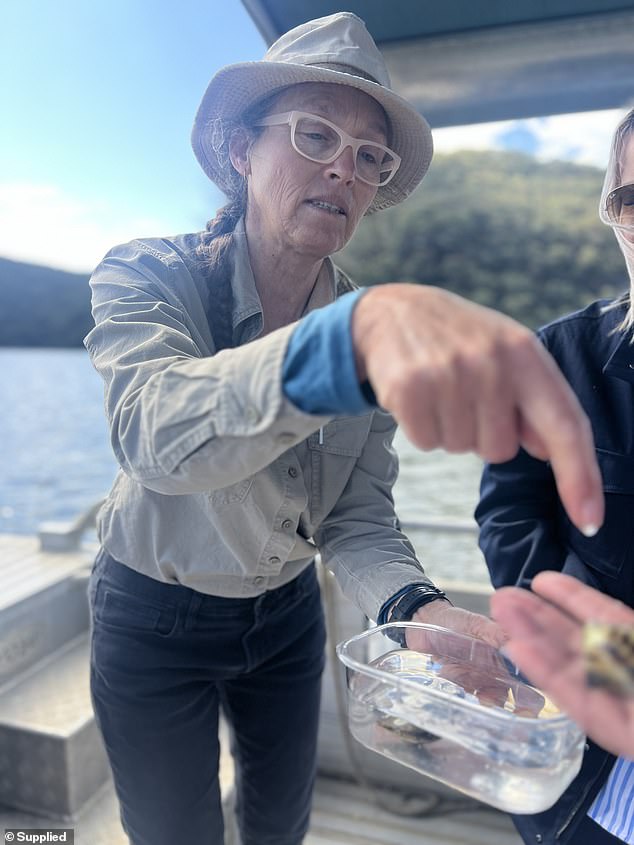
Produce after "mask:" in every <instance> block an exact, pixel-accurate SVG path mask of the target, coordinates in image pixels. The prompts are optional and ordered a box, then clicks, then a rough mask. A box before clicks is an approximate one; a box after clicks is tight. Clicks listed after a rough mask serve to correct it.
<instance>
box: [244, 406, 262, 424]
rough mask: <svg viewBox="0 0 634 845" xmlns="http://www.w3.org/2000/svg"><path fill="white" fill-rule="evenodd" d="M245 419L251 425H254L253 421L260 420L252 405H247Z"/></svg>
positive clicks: (256, 410)
mask: <svg viewBox="0 0 634 845" xmlns="http://www.w3.org/2000/svg"><path fill="white" fill-rule="evenodd" d="M246 419H247V422H248V423H251V425H255V423H258V422H260V414H259V413H258V409H257V408H254V407H252V406H250V407H248V408H247V412H246Z"/></svg>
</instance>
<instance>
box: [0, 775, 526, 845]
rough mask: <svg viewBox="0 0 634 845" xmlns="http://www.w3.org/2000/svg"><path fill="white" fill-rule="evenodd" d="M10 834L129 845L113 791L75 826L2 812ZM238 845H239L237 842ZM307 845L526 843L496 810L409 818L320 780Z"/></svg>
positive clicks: (87, 844) (84, 844) (358, 791)
mask: <svg viewBox="0 0 634 845" xmlns="http://www.w3.org/2000/svg"><path fill="white" fill-rule="evenodd" d="M6 828H35V829H38V830H46V829H51V828H62V829H63V828H71V829H74V831H75V845H128V839H127V837H126V836H125V834H124V832H123V830H122V829H121V825H120V823H119V819H118V809H117V802H116V799H115V796H114V791H113V789H112V787H111V786H110V785H108V786H107V787H106V788H105V789H103V790H102V791H101V792H100V793H99V795H98V796H97V797H96V798H95V800H94V801H93V802H91V805H90V806H89V807H87V808H86V810H85V811H84V812H83V813H82V814H81V816H80V817H79V818H78V819H77V820H76V821H74V822H65V821H63V820H55V819H43V818H40V817H37V816H32V815H27V814H25V813H20V812H17V811H11V810H8V809H4V810H3V809H2V808H1V807H0V831H2V830H4V829H6ZM174 845H194V843H185V842H183V843H174ZM195 845H218V843H212V842H209V843H195ZM228 845H229V843H228ZM232 845H237V843H235V840H234V843H232ZM304 845H521V839H520V838H519V836H518V834H517V833H516V831H515V829H514V828H513V825H512V823H511V821H510V819H509V818H508V816H506V815H504V814H503V813H500V812H497V811H496V810H493V809H489V808H485V807H483V806H480V807H479V808H478V809H476V810H474V811H471V812H455V813H451V814H450V815H443V816H437V817H433V816H432V817H431V818H421V817H415V816H411V817H407V816H403V815H397V814H394V813H390V812H387V811H386V810H382V809H380V808H378V807H377V806H376V803H375V799H374V795H370V794H368V792H367V790H366V789H364V788H362V787H359V786H357V785H355V784H353V783H350V782H348V781H343V780H338V779H335V778H329V777H320V778H318V781H317V788H316V790H315V797H314V804H313V813H312V820H311V826H310V832H309V834H308V836H307V837H306V839H305V842H304Z"/></svg>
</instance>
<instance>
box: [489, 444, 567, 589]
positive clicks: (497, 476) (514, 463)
mask: <svg viewBox="0 0 634 845" xmlns="http://www.w3.org/2000/svg"><path fill="white" fill-rule="evenodd" d="M560 507H561V505H560V504H559V498H558V495H557V488H556V486H555V479H554V476H553V473H552V470H551V468H550V465H549V464H547V463H545V462H543V461H539V460H536V459H535V458H533V457H531V456H530V455H528V454H527V453H526V452H524V451H523V450H520V452H519V453H518V454H517V456H516V457H515V458H513V460H511V461H507V462H506V463H502V464H488V465H486V466H485V468H484V472H483V475H482V481H481V484H480V502H479V504H478V506H477V508H476V511H475V518H476V520H477V522H478V524H479V526H480V538H479V545H480V548H481V549H482V553H483V554H484V558H485V560H486V563H487V567H488V569H489V574H490V576H491V581H492V583H493V586H494V587H496V588H497V587H502V586H505V585H509V584H518V585H520V586H528V583H529V582H530V580H531V579H532V578H533V576H534V575H536V574H537V573H538V572H540V571H541V570H544V569H555V570H558V571H561V570H562V569H563V568H564V564H565V560H566V556H567V552H566V546H565V542H564V541H563V539H562V538H561V536H560V530H559V528H558V523H559V520H558V509H559V508H560Z"/></svg>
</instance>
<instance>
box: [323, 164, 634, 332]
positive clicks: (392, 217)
mask: <svg viewBox="0 0 634 845" xmlns="http://www.w3.org/2000/svg"><path fill="white" fill-rule="evenodd" d="M602 181H603V174H602V173H601V172H600V171H599V170H597V169H596V168H594V167H581V166H578V165H575V164H569V163H565V162H553V163H540V162H538V161H536V160H535V159H534V158H532V157H530V156H527V155H523V154H521V153H514V152H513V153H511V152H509V153H504V152H462V153H455V154H452V155H443V156H441V155H439V156H437V157H435V158H434V160H433V162H432V165H431V168H430V171H429V173H428V174H427V176H425V179H424V180H423V183H422V185H421V187H420V188H419V189H418V190H417V191H416V192H415V193H414V195H413V196H412V197H410V198H409V199H408V200H407V201H406V202H404V203H402V204H401V205H399V206H396V207H395V208H393V209H390V210H389V211H383V212H380V213H379V214H377V215H374V216H371V217H369V218H367V219H366V220H364V221H363V223H362V224H361V227H360V229H359V231H358V232H357V234H356V236H355V238H354V239H353V240H352V241H351V243H350V244H349V246H348V247H347V248H346V249H345V250H344V251H343V252H341V253H340V254H339V255H338V256H337V262H338V263H339V264H340V265H341V267H342V268H343V269H344V270H346V271H347V272H348V273H350V275H351V276H352V277H353V278H354V279H355V281H357V282H358V283H359V284H364V285H371V284H376V283H379V282H385V281H410V282H419V283H423V284H432V285H438V286H440V287H444V288H447V289H448V290H452V291H454V292H455V293H459V294H461V295H463V296H467V297H469V298H470V299H474V300H476V301H477V302H480V303H483V304H485V305H489V306H492V307H494V308H498V309H500V310H502V311H505V312H506V313H508V314H511V315H512V316H514V317H516V318H517V319H518V320H520V321H522V322H524V323H526V324H527V325H530V326H533V327H536V326H538V325H541V324H543V323H544V322H547V321H548V320H549V319H551V318H553V317H555V316H557V315H559V314H562V313H564V312H566V311H571V310H574V309H575V308H578V307H580V306H581V305H584V304H586V303H587V302H589V301H591V300H592V299H596V298H598V297H601V296H613V295H615V294H616V293H618V292H620V291H621V290H623V289H624V288H626V287H627V284H628V282H627V275H626V272H625V268H624V262H623V258H622V256H621V253H620V251H619V248H618V246H617V244H616V239H615V238H614V235H613V233H612V232H611V231H610V229H609V228H608V227H606V226H604V225H603V224H601V223H600V222H599V219H598V203H599V196H600V193H601V185H602Z"/></svg>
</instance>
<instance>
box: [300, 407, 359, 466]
mask: <svg viewBox="0 0 634 845" xmlns="http://www.w3.org/2000/svg"><path fill="white" fill-rule="evenodd" d="M371 424H372V414H365V415H364V416H361V417H337V418H336V419H334V420H333V421H332V422H330V423H328V425H325V426H324V427H323V428H322V429H320V430H319V431H316V432H315V433H314V434H311V435H310V437H309V438H308V448H309V449H310V450H311V451H312V452H323V453H324V455H341V456H342V457H350V458H358V457H359V456H360V455H361V452H362V451H363V447H364V446H365V442H366V440H367V437H368V434H369V432H370V425H371Z"/></svg>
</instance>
